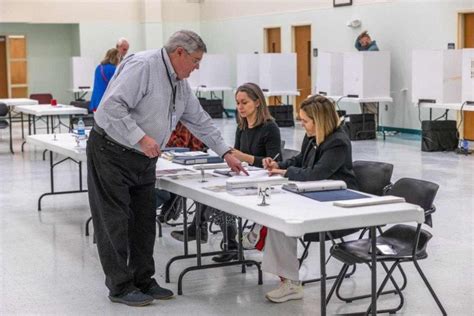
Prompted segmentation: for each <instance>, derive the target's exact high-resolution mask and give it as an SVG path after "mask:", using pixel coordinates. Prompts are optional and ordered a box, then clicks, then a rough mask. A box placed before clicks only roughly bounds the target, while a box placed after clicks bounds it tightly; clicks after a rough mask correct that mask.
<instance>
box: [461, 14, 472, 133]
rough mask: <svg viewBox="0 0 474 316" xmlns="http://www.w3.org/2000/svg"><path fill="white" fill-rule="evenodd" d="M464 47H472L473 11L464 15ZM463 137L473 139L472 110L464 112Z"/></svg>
mask: <svg viewBox="0 0 474 316" xmlns="http://www.w3.org/2000/svg"><path fill="white" fill-rule="evenodd" d="M464 48H474V13H469V14H465V15H464ZM463 114H464V138H465V139H468V140H474V112H468V111H465V112H464V113H463Z"/></svg>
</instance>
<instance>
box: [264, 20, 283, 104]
mask: <svg viewBox="0 0 474 316" xmlns="http://www.w3.org/2000/svg"><path fill="white" fill-rule="evenodd" d="M265 37H266V39H267V40H266V43H265V53H281V29H280V28H279V27H273V28H267V29H265ZM280 104H282V100H281V96H279V97H270V98H268V105H280Z"/></svg>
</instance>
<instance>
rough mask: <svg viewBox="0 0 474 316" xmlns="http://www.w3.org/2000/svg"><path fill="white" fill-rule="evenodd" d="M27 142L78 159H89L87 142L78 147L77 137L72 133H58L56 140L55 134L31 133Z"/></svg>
mask: <svg viewBox="0 0 474 316" xmlns="http://www.w3.org/2000/svg"><path fill="white" fill-rule="evenodd" d="M26 142H27V143H28V144H30V145H35V146H38V147H40V148H42V149H47V150H49V151H52V152H55V153H58V154H61V155H63V156H66V157H71V158H72V159H75V160H78V161H87V157H86V147H85V143H86V142H81V146H80V147H77V143H76V138H75V137H74V134H71V133H65V134H56V140H55V139H54V134H37V135H30V136H27V137H26Z"/></svg>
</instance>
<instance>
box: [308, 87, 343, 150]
mask: <svg viewBox="0 0 474 316" xmlns="http://www.w3.org/2000/svg"><path fill="white" fill-rule="evenodd" d="M300 110H302V111H304V112H305V113H306V115H308V117H309V118H310V119H311V120H313V123H314V125H315V129H316V143H317V144H318V145H319V144H321V143H322V142H324V140H325V139H326V137H327V136H329V135H330V134H332V133H333V132H334V130H335V129H336V128H338V127H339V125H340V120H339V116H338V115H337V112H336V105H335V104H334V102H333V101H331V100H330V99H328V98H326V97H324V96H322V95H313V96H310V97H308V98H307V99H306V100H304V101H303V102H302V103H301V106H300Z"/></svg>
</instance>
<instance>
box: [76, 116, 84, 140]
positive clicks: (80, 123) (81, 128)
mask: <svg viewBox="0 0 474 316" xmlns="http://www.w3.org/2000/svg"><path fill="white" fill-rule="evenodd" d="M77 137H78V138H79V139H85V138H86V126H85V124H84V121H83V120H82V117H80V118H79V121H78V122H77Z"/></svg>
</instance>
